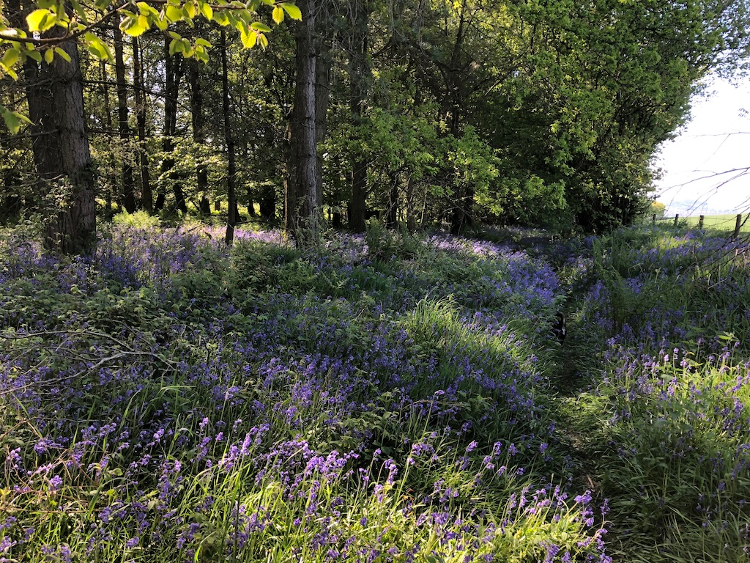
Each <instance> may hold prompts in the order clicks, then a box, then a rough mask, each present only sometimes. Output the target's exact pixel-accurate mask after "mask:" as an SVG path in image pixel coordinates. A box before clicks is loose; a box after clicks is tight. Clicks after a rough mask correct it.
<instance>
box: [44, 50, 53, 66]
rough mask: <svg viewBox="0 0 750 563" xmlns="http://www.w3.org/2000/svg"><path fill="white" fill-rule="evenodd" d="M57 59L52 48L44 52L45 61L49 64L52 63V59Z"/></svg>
mask: <svg viewBox="0 0 750 563" xmlns="http://www.w3.org/2000/svg"><path fill="white" fill-rule="evenodd" d="M54 59H55V52H54V51H53V50H52V49H47V50H46V51H45V52H44V62H45V63H47V64H48V65H51V64H52V61H53V60H54Z"/></svg>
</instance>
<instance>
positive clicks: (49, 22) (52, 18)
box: [26, 9, 57, 31]
mask: <svg viewBox="0 0 750 563" xmlns="http://www.w3.org/2000/svg"><path fill="white" fill-rule="evenodd" d="M56 21H57V16H56V15H55V14H53V13H52V12H50V11H49V10H44V9H40V10H34V11H33V12H31V13H30V14H29V15H28V16H26V23H27V24H28V25H29V31H47V30H48V29H49V28H51V27H52V26H54V25H55V22H56Z"/></svg>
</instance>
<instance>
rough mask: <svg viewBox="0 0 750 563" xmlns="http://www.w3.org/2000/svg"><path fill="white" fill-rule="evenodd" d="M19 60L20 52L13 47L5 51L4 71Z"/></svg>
mask: <svg viewBox="0 0 750 563" xmlns="http://www.w3.org/2000/svg"><path fill="white" fill-rule="evenodd" d="M20 58H21V51H19V50H18V49H16V48H15V47H12V48H10V49H8V50H7V51H5V54H4V55H3V60H2V63H3V66H5V68H6V70H9V69H10V68H11V67H12V66H13V65H15V64H16V63H17V62H18V61H19V59H20Z"/></svg>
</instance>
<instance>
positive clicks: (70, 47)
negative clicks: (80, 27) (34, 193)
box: [25, 28, 96, 254]
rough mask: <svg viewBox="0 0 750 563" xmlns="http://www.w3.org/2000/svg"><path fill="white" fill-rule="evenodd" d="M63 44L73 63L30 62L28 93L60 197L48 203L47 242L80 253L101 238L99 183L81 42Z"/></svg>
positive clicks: (38, 159)
mask: <svg viewBox="0 0 750 563" xmlns="http://www.w3.org/2000/svg"><path fill="white" fill-rule="evenodd" d="M63 33H65V32H64V30H62V29H61V28H54V29H52V30H50V31H49V32H48V33H47V34H46V36H47V37H54V36H59V35H62V34H63ZM59 47H60V48H61V49H63V50H64V51H65V52H66V53H67V55H68V56H69V57H70V62H66V61H65V60H64V59H63V58H62V57H60V56H55V58H54V60H53V62H52V64H51V65H48V64H46V63H42V65H41V68H40V67H37V65H36V64H27V65H26V67H25V70H26V71H28V75H29V76H28V77H29V78H30V79H31V80H30V83H29V86H28V90H27V94H28V101H29V117H30V118H31V120H32V121H33V122H34V125H33V126H32V128H31V134H32V136H33V139H34V141H33V152H34V164H35V165H36V170H37V174H38V175H39V177H40V179H41V180H42V181H43V182H44V183H45V184H46V186H45V187H46V189H47V193H48V194H49V195H53V196H56V201H51V202H50V205H49V206H47V209H48V211H49V213H48V216H47V218H46V228H45V241H44V242H45V246H46V247H47V248H49V249H56V250H59V251H60V252H62V253H65V254H77V253H82V252H87V251H89V250H91V249H92V248H93V246H94V244H95V242H96V201H95V199H94V186H95V182H94V176H93V171H92V166H91V153H90V151H89V140H88V134H87V131H86V115H85V113H84V107H83V82H82V77H81V68H80V60H79V56H78V46H77V45H76V43H75V41H72V40H69V41H64V42H62V43H60V45H59ZM29 62H30V59H29V60H27V63H29ZM58 202H59V203H58Z"/></svg>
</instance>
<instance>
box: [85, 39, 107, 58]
mask: <svg viewBox="0 0 750 563" xmlns="http://www.w3.org/2000/svg"><path fill="white" fill-rule="evenodd" d="M83 37H84V42H85V43H86V48H87V49H88V50H89V52H90V53H91V54H92V55H94V56H95V57H96V58H98V59H101V60H112V51H110V50H109V46H108V45H107V44H106V43H105V42H104V41H102V40H101V39H100V38H99V37H97V36H96V35H94V34H93V33H91V32H88V33H86V34H85V35H84V36H83Z"/></svg>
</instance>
